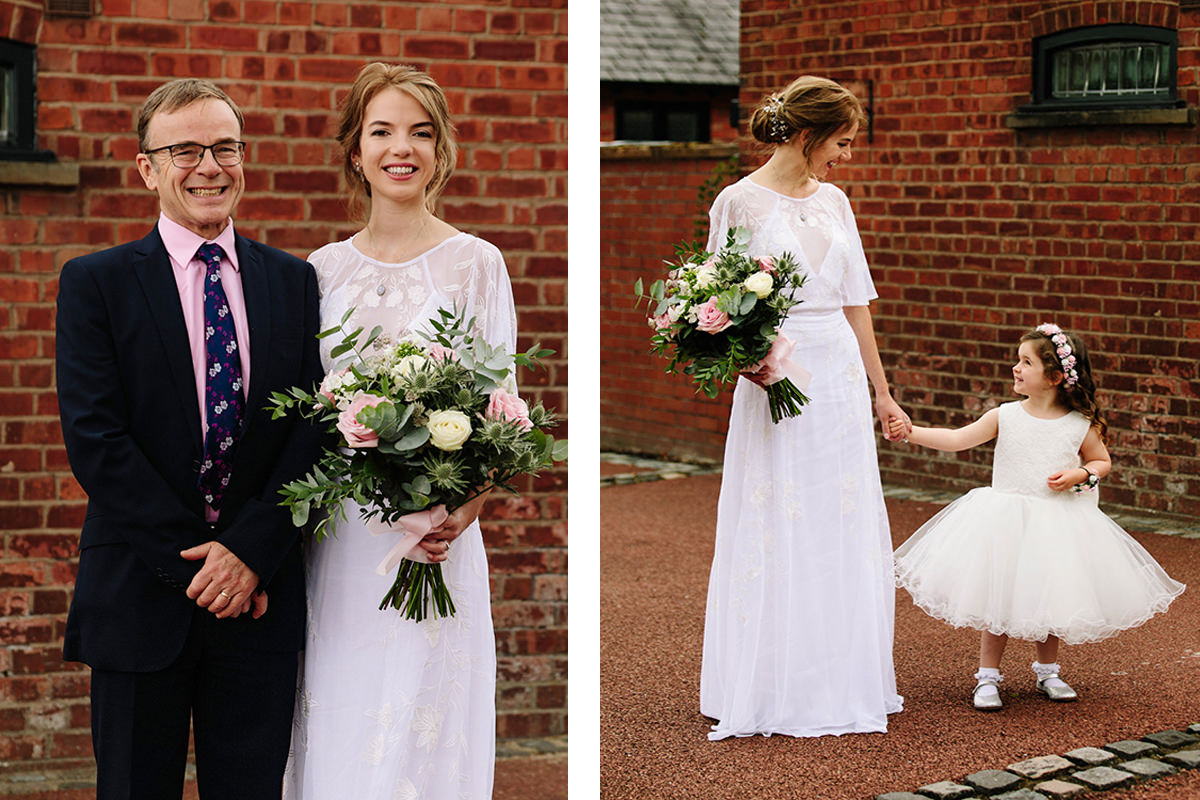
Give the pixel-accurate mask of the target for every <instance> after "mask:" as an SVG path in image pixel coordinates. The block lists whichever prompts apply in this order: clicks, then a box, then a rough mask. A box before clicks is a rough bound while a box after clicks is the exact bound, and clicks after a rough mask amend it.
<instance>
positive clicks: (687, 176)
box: [600, 0, 738, 460]
mask: <svg viewBox="0 0 1200 800" xmlns="http://www.w3.org/2000/svg"><path fill="white" fill-rule="evenodd" d="M737 102H738V0H718V1H717V2H711V1H710V0H685V2H682V3H679V2H670V1H669V0H651V2H644V0H602V2H601V4H600V139H601V145H600V162H601V186H600V205H601V213H600V248H601V251H600V252H601V276H600V277H601V287H602V290H601V294H600V296H601V303H602V305H603V309H604V315H603V319H604V323H603V324H602V331H601V336H602V346H601V352H600V363H601V395H600V426H601V437H602V445H601V446H602V447H604V448H607V449H610V450H620V451H628V452H636V453H660V452H662V453H666V452H668V451H667V450H665V449H663V450H660V449H659V448H660V447H663V448H665V447H666V446H667V445H666V444H664V442H667V441H669V442H670V450H669V453H670V455H672V456H673V457H675V458H682V459H689V460H690V459H700V460H708V459H712V458H718V457H719V456H720V442H721V439H722V438H723V436H724V431H725V424H726V421H727V419H728V417H729V404H728V399H729V398H728V397H724V398H722V399H721V400H719V401H714V402H708V403H701V402H692V390H691V389H690V388H688V387H687V385H686V384H685V383H684V382H683V381H667V380H665V379H664V378H663V376H662V374H661V373H662V367H661V365H660V364H658V363H655V362H654V361H652V360H651V359H650V358H649V357H648V356H647V355H646V351H647V347H648V344H647V342H648V340H649V329H648V328H647V327H646V325H645V314H644V313H642V312H640V311H635V310H634V309H633V303H632V297H633V295H632V291H633V284H634V281H635V280H636V279H637V278H638V277H639V276H641V275H646V276H649V275H651V274H653V270H656V269H658V267H659V265H661V264H662V261H663V259H665V258H669V257H671V256H672V254H673V252H674V246H675V245H676V244H677V243H679V242H680V241H681V240H683V239H699V240H701V241H702V240H703V239H704V238H705V237H706V236H707V229H708V204H709V203H710V202H711V201H712V198H713V197H715V196H716V192H717V190H719V189H720V187H721V186H722V185H723V184H724V183H726V182H728V181H729V180H730V179H731V178H732V177H733V175H734V174H735V173H736V171H737V168H738V146H737V136H738V128H737V124H736V122H737ZM647 395H648V396H653V397H655V398H656V399H657V400H660V401H661V402H662V403H663V404H664V405H663V409H664V413H663V414H661V415H657V414H654V413H645V412H646V411H648V409H641V410H633V409H631V408H629V406H630V405H633V406H637V405H640V404H641V402H642V400H641V399H639V398H641V397H644V396H647ZM668 418H669V419H670V425H671V430H672V433H671V434H668V435H666V436H665V437H663V438H662V439H660V438H659V437H660V431H661V428H662V420H664V419H668Z"/></svg>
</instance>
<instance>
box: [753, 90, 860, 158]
mask: <svg viewBox="0 0 1200 800" xmlns="http://www.w3.org/2000/svg"><path fill="white" fill-rule="evenodd" d="M866 121H867V115H866V112H864V111H863V107H862V103H860V102H858V98H857V97H855V96H854V94H853V93H852V92H851V91H850V90H849V89H847V88H846V87H844V86H842V85H841V84H840V83H837V82H836V81H831V80H829V79H828V78H818V77H816V76H815V75H801V76H800V77H799V78H796V80H794V81H792V82H791V83H790V84H788V86H787V88H786V89H784V90H783V91H781V92H775V93H774V94H769V95H767V96H766V97H764V98H763V99H762V102H761V103H759V104H758V108H756V109H754V113H753V114H752V115H751V116H750V134H751V135H752V136H753V137H754V138H755V139H757V140H758V141H760V142H763V143H765V144H776V145H778V144H783V143H785V142H788V141H790V140H791V138H792V137H793V136H795V135H796V134H798V133H800V132H801V131H804V132H806V133H807V134H808V135H807V136H805V137H804V141H803V143H802V144H801V152H802V153H803V154H804V157H805V158H811V157H812V153H813V150H815V149H816V148H817V146H818V145H820V144H821V143H822V142H824V141H825V140H826V139H828V138H829V137H830V136H833V135H834V134H836V133H837V132H838V131H840V130H842V129H843V128H845V127H846V126H847V125H849V124H850V123H852V122H857V123H858V124H859V125H864V124H866Z"/></svg>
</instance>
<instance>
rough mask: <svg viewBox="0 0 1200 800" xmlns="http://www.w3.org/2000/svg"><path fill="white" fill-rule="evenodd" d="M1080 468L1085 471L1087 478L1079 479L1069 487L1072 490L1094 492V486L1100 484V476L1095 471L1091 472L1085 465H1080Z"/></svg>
mask: <svg viewBox="0 0 1200 800" xmlns="http://www.w3.org/2000/svg"><path fill="white" fill-rule="evenodd" d="M1080 469H1082V470H1083V471H1084V472H1086V473H1087V479H1086V480H1083V481H1080V482H1079V483H1077V484H1075V485H1074V486H1072V487H1071V488H1072V490H1074V491H1076V492H1094V491H1096V487H1098V486H1099V485H1100V476H1099V475H1097V474H1096V473H1094V472H1092V471H1091V470H1090V469H1088V468H1087V467H1080Z"/></svg>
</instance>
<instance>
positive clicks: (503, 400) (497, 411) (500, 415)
mask: <svg viewBox="0 0 1200 800" xmlns="http://www.w3.org/2000/svg"><path fill="white" fill-rule="evenodd" d="M487 416H488V418H489V419H502V420H505V421H507V422H515V423H516V424H517V427H519V428H520V429H521V430H522V431H528V430H530V429H531V428H533V422H531V421H530V419H529V404H528V403H526V402H525V401H524V400H522V399H521V398H519V397H517V396H516V395H515V394H510V393H509V392H506V391H504V390H503V389H500V388H497V389H496V390H495V391H493V392H492V394H491V396H490V397H489V398H488V407H487Z"/></svg>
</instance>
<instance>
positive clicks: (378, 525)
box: [367, 504, 450, 575]
mask: <svg viewBox="0 0 1200 800" xmlns="http://www.w3.org/2000/svg"><path fill="white" fill-rule="evenodd" d="M449 516H450V512H448V511H447V510H446V507H445V506H444V505H440V504H439V505H436V506H434V507H432V508H427V509H425V510H424V511H414V512H412V513H411V514H405V515H404V516H402V517H400V519H398V520H396V521H395V522H393V523H391V524H389V523H387V522H384V521H383V520H381V519H369V520H367V530H368V531H370V532H371V535H372V536H383V535H384V534H388V533H402V534H404V535H403V536H402V537H401V539H400V541H398V542H396V545H395V546H394V547H393V548H392V549H391V550H389V551H388V554H387V555H386V556H384V557H383V561H380V562H379V566H377V567H376V568H375V574H376V575H387V574H388V573H389V572H391V571H392V570H393V569H395V568H396V565H397V564H399V563H400V559H403V558H407V559H408V560H409V561H419V562H420V563H422V564H432V563H433V562H432V561H430V560H429V557H428V556H427V555H425V551H424V550H422V549H420V548H419V547H417V544H418V543H419V542H420V541H421V540H422V539H424V538H425V537H426V536H428V535H429V532H430V531H431V530H433V529H434V528H436V527H437V526H439V525H441V524H442V523H443V522H445V521H446V520H447V518H449Z"/></svg>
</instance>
